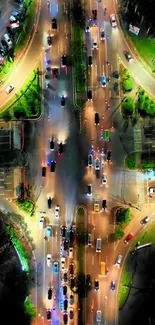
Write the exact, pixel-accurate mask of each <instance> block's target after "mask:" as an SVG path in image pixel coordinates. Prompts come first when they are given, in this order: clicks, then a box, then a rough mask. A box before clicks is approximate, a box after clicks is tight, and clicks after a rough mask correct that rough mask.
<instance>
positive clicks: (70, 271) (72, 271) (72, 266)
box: [69, 263, 74, 275]
mask: <svg viewBox="0 0 155 325" xmlns="http://www.w3.org/2000/svg"><path fill="white" fill-rule="evenodd" d="M69 273H70V275H73V274H74V264H73V263H70V264H69Z"/></svg>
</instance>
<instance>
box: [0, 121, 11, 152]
mask: <svg viewBox="0 0 155 325" xmlns="http://www.w3.org/2000/svg"><path fill="white" fill-rule="evenodd" d="M11 145H12V128H11V123H5V122H0V151H1V152H2V151H3V150H4V151H5V150H9V149H11Z"/></svg>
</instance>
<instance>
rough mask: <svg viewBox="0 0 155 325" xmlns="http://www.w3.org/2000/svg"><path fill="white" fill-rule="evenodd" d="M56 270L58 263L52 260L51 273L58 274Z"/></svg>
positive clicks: (57, 269)
mask: <svg viewBox="0 0 155 325" xmlns="http://www.w3.org/2000/svg"><path fill="white" fill-rule="evenodd" d="M58 271H59V265H58V262H57V261H54V262H53V273H54V274H58Z"/></svg>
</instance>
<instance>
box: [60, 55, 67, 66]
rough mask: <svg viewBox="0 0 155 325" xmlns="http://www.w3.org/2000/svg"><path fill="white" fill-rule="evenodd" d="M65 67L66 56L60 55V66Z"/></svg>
mask: <svg viewBox="0 0 155 325" xmlns="http://www.w3.org/2000/svg"><path fill="white" fill-rule="evenodd" d="M66 65H67V55H62V57H61V66H62V67H66Z"/></svg>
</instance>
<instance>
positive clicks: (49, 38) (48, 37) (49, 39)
mask: <svg viewBox="0 0 155 325" xmlns="http://www.w3.org/2000/svg"><path fill="white" fill-rule="evenodd" d="M47 44H48V46H50V47H51V46H52V36H50V35H49V36H47Z"/></svg>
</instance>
